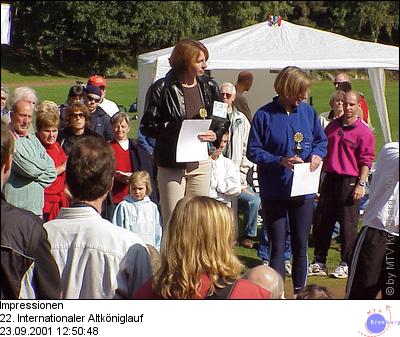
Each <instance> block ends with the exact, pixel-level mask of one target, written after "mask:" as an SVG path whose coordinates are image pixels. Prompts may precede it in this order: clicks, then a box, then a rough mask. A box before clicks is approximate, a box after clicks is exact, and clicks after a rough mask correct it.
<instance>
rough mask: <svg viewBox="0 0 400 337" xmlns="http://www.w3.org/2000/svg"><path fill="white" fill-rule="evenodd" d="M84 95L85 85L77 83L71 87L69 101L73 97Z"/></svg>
mask: <svg viewBox="0 0 400 337" xmlns="http://www.w3.org/2000/svg"><path fill="white" fill-rule="evenodd" d="M82 95H83V86H81V85H79V84H75V85H73V86H72V87H71V88H69V92H68V97H67V101H68V99H69V98H71V97H75V96H82Z"/></svg>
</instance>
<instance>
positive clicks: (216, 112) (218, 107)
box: [213, 101, 228, 118]
mask: <svg viewBox="0 0 400 337" xmlns="http://www.w3.org/2000/svg"><path fill="white" fill-rule="evenodd" d="M227 115H228V104H227V103H223V102H218V101H215V102H214V107H213V116H217V117H222V118H226V117H227Z"/></svg>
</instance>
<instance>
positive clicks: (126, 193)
mask: <svg viewBox="0 0 400 337" xmlns="http://www.w3.org/2000/svg"><path fill="white" fill-rule="evenodd" d="M207 60H208V51H207V48H206V47H205V46H204V45H203V44H201V43H200V42H198V41H196V40H191V39H187V40H182V41H180V42H179V43H178V44H177V45H176V46H175V48H174V50H173V52H172V55H171V58H170V64H171V70H170V72H168V74H167V75H166V76H165V77H164V78H161V79H159V80H158V81H156V82H155V83H153V84H152V85H151V86H150V88H149V90H148V92H147V95H146V102H145V107H144V114H143V117H142V119H141V120H140V125H139V130H138V139H131V138H129V131H130V128H131V118H130V116H129V114H127V113H125V112H121V111H119V108H118V105H117V104H116V103H115V102H112V101H110V100H108V99H107V98H106V91H107V82H106V80H105V79H104V78H103V77H101V76H99V75H94V76H91V77H90V78H89V79H88V81H87V83H86V84H75V85H73V86H71V88H70V89H69V91H68V94H67V100H66V102H65V103H64V104H61V105H57V104H56V103H55V102H52V101H48V100H41V101H40V100H39V98H38V97H37V96H36V93H35V91H34V90H33V89H32V88H29V87H20V88H16V89H15V90H14V91H13V93H12V95H10V97H9V94H10V93H9V92H8V89H7V87H6V86H5V85H2V87H1V98H2V101H1V102H2V103H1V104H2V105H1V108H2V113H1V116H2V117H1V119H2V131H1V132H2V133H1V138H2V150H1V151H2V154H1V166H2V167H1V169H2V175H1V179H2V180H1V181H2V185H1V186H2V200H1V207H2V216H1V223H2V236H1V242H2V248H1V254H2V270H4V272H2V275H1V278H2V282H1V283H2V286H1V297H2V298H14V299H16V298H139V299H147V298H177V299H188V298H210V299H213V298H220V299H223V298H232V299H234V298H260V299H268V298H284V297H285V295H284V290H283V284H284V279H285V277H286V276H287V275H290V276H291V277H292V281H293V291H294V296H295V297H297V298H304V299H305V298H333V295H332V294H331V293H330V292H329V290H327V289H325V288H318V287H316V286H315V285H314V286H312V285H311V286H310V285H307V276H311V275H314V276H328V269H327V262H326V261H327V255H328V250H329V248H330V244H331V238H332V234H333V232H334V230H335V227H337V226H338V227H339V235H340V249H341V261H340V264H339V265H338V266H337V268H335V270H333V271H331V273H330V275H331V276H332V277H336V278H347V277H348V276H349V274H350V275H351V277H350V278H349V283H348V289H347V296H348V297H349V298H375V297H376V296H377V294H378V292H379V291H381V292H382V293H381V296H382V297H383V298H394V297H393V296H397V297H398V291H399V289H398V285H397V288H396V292H395V295H393V294H388V293H387V292H385V289H386V288H385V287H386V286H385V281H384V277H386V278H387V277H388V271H387V268H386V269H385V263H384V260H383V259H384V254H385V249H384V248H382V246H385V245H387V244H388V242H389V243H390V242H392V241H395V242H397V243H396V245H395V246H394V247H397V248H396V249H397V255H394V256H398V163H397V164H395V161H394V160H395V158H398V143H391V144H389V145H387V146H386V147H385V148H384V149H383V150H382V151H383V152H382V154H381V155H380V157H379V158H381V157H382V158H383V157H384V156H385V155H387V156H389V157H390V160H392V159H393V160H392V161H390V163H391V164H388V162H389V159H387V158H386V157H385V158H386V159H382V158H381V162H379V166H378V165H377V167H376V173H375V174H376V175H378V174H380V175H381V176H379V177H387V176H390V179H389V178H388V179H389V180H386V181H381V179H382V178H375V174H374V176H373V178H372V185H371V193H370V200H369V208H367V211H366V215H365V217H364V228H368V230H367V229H366V230H363V231H362V232H361V233H362V234H360V237H359V238H357V236H358V222H359V217H360V212H359V210H360V203H361V202H362V200H365V198H366V196H367V194H366V192H367V190H366V189H367V187H368V186H369V185H370V183H371V169H372V165H373V162H374V159H375V158H374V141H375V140H374V138H375V137H374V135H373V132H372V131H371V127H370V124H368V123H369V122H370V117H369V113H368V106H367V104H366V102H365V98H363V96H362V94H361V93H359V92H358V91H357V90H354V89H353V88H352V87H351V82H350V78H349V77H348V75H347V74H344V73H339V74H337V75H336V77H335V79H334V81H333V82H334V90H333V93H332V95H331V97H330V98H327V103H329V105H330V107H331V110H330V111H328V112H325V113H322V114H321V115H317V114H316V111H315V110H314V108H313V107H312V106H310V105H309V104H308V103H307V102H306V101H307V99H308V94H309V89H310V87H311V85H312V80H311V78H310V76H309V75H308V74H307V73H306V72H304V71H302V70H301V69H299V68H297V67H286V68H285V69H283V70H282V71H281V72H280V73H279V74H278V76H277V78H276V80H275V82H274V88H275V91H276V93H277V96H276V97H274V98H273V100H272V101H271V102H269V103H267V104H266V105H265V106H263V107H260V108H259V109H258V110H257V111H255V112H252V111H250V109H249V107H248V103H247V100H246V97H245V96H244V95H243V93H244V92H246V91H249V90H250V89H251V86H252V81H253V76H252V74H251V72H249V71H242V72H240V73H239V74H238V80H237V83H236V84H232V83H228V82H225V83H221V84H218V83H216V82H215V81H214V80H213V79H212V78H210V77H208V76H206V75H205V69H206V67H207ZM216 102H220V103H225V109H226V116H223V117H221V116H215V115H214V114H213V110H214V109H215V105H216ZM9 106H10V107H11V110H9ZM186 119H211V126H210V129H209V130H205V131H204V132H202V133H200V134H198V135H197V137H198V140H199V141H201V142H205V143H206V144H207V148H208V151H209V157H208V158H207V159H206V160H203V161H198V162H188V163H182V162H177V160H176V152H177V140H178V137H179V132H180V130H181V126H182V123H183V121H184V120H186ZM33 120H34V121H35V127H34V126H33V125H32V122H33ZM396 144H397V145H396ZM386 150H387V151H389V154H386V152H385V151H386ZM396 151H397V152H396ZM396 156H397V157H396ZM379 158H378V161H379ZM298 163H309V165H310V166H309V167H310V171H311V172H312V171H314V170H316V169H317V168H319V167H320V165H323V166H322V175H321V185H320V190H319V193H318V195H316V194H307V195H304V196H300V197H291V196H290V190H291V185H292V179H293V170H294V167H295V165H296V164H298ZM396 165H397V166H396ZM394 167H397V170H393V168H394ZM381 171H382V172H381ZM382 186H386V187H385V188H383V187H382ZM260 225H261V228H260V227H259V226H260ZM18 226H19V227H18ZM371 228H373V230H372V229H371ZM311 229H312V237H313V240H314V244H315V246H314V247H315V248H314V259H313V261H312V262H311V263H309V262H308V257H307V249H308V241H309V236H310V232H311ZM16 233H17V234H16ZM258 235H259V243H258V245H257V246H256V244H255V241H258V240H257V236H258ZM374 240H380V244H377V243H375V241H374ZM26 242H29V243H30V244H29V245H26ZM235 244H237V245H242V246H243V247H245V248H247V249H254V248H256V249H257V254H258V256H259V258H260V266H258V267H256V268H253V269H251V270H248V271H246V272H245V266H244V265H243V264H242V263H241V262H240V261H239V260H238V259H237V257H236V255H235V252H234V246H235ZM368 249H370V250H373V251H374V252H376V256H371V255H368V254H367V250H368ZM16 260H17V261H21V263H20V266H23V267H18V268H16V264H15V263H13V262H12V261H16ZM372 261H373V262H372ZM395 261H396V262H395V263H396V266H397V267H396V269H395V270H397V274H398V269H399V268H398V258H397V259H396V260H395ZM3 264H4V265H3ZM371 272H374V274H375V275H378V276H376V277H372V276H368V277H367V276H366V277H362V275H364V274H366V273H367V274H368V275H369V273H371ZM360 289H362V290H360Z"/></svg>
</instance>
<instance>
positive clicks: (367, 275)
mask: <svg viewBox="0 0 400 337" xmlns="http://www.w3.org/2000/svg"><path fill="white" fill-rule="evenodd" d="M399 253H400V252H399V237H398V236H394V235H391V234H390V233H388V232H385V231H383V230H379V229H376V228H372V227H363V228H362V230H361V232H360V235H359V236H358V240H357V244H356V246H355V249H354V255H353V261H352V265H351V267H350V273H349V278H348V281H347V291H346V298H349V299H375V298H376V296H377V295H378V293H379V291H381V294H382V299H400V272H399V260H400V257H399Z"/></svg>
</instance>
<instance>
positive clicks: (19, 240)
mask: <svg viewBox="0 0 400 337" xmlns="http://www.w3.org/2000/svg"><path fill="white" fill-rule="evenodd" d="M50 248H51V247H50V243H49V241H48V240H47V232H46V230H45V229H44V228H43V225H42V220H41V219H40V218H39V217H37V216H36V215H35V214H33V213H32V212H29V211H26V210H24V209H20V208H17V207H15V206H13V205H11V204H9V203H8V202H6V201H5V200H4V198H3V196H2V198H1V273H0V279H1V299H13V300H14V299H18V298H19V295H20V290H21V283H22V281H23V279H24V277H27V275H28V274H27V271H28V270H29V269H30V268H33V275H32V278H31V279H30V281H31V282H32V286H33V291H34V294H35V297H36V298H37V299H59V298H60V295H61V282H60V274H59V271H58V267H57V264H56V262H55V261H54V258H53V256H52V255H51V252H50Z"/></svg>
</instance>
